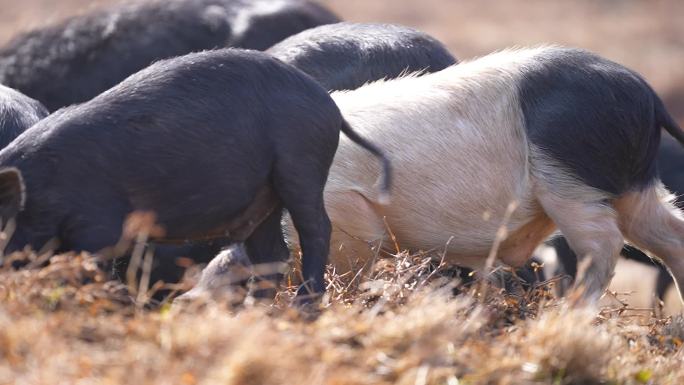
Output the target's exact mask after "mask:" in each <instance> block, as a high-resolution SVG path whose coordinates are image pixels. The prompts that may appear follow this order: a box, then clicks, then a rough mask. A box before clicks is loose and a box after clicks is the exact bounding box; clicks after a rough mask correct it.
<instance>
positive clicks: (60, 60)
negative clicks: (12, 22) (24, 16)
mask: <svg viewBox="0 0 684 385" xmlns="http://www.w3.org/2000/svg"><path fill="white" fill-rule="evenodd" d="M274 3H276V5H277V6H273V7H270V8H264V7H263V6H261V5H260V4H261V2H254V1H240V0H153V1H148V2H142V1H138V2H129V3H124V4H122V5H114V6H112V7H109V8H105V9H100V10H95V11H92V12H90V13H86V14H84V15H79V16H75V17H72V18H70V19H67V20H65V21H63V22H61V23H58V24H56V25H53V26H49V27H45V28H41V29H36V30H33V31H29V32H27V33H25V34H22V35H19V36H17V37H15V38H14V39H13V40H11V41H10V42H9V43H8V44H7V45H6V46H5V47H2V48H0V83H2V84H5V85H7V86H10V87H12V88H15V89H17V90H19V91H21V92H23V93H25V94H26V95H28V96H30V97H32V98H34V99H37V100H39V101H40V102H42V103H43V104H44V105H45V106H46V107H47V108H48V109H49V110H50V111H54V110H56V109H58V108H60V107H64V106H67V105H71V104H74V103H80V102H84V101H86V100H89V99H91V98H93V97H95V96H96V95H98V94H99V93H101V92H103V91H105V90H107V89H109V88H110V87H112V86H114V85H116V84H117V83H119V82H120V81H122V80H123V79H125V78H126V77H127V76H129V75H131V74H133V73H135V72H136V71H139V70H141V69H143V68H145V67H147V66H148V65H150V64H151V63H152V62H154V61H157V60H160V59H165V58H170V57H174V56H180V55H185V54H187V53H190V52H197V51H202V50H207V49H214V48H222V47H226V46H230V45H239V46H240V47H244V48H261V47H262V46H264V45H265V47H264V48H267V47H268V46H270V45H272V44H275V43H276V42H278V41H280V40H281V39H283V38H285V37H287V36H288V35H289V34H293V33H297V32H299V31H301V30H303V29H306V28H309V27H313V26H316V25H320V24H324V23H330V22H335V21H337V19H336V18H334V15H332V14H329V13H326V11H325V10H324V9H322V8H321V7H320V6H317V5H313V4H310V3H309V2H307V1H301V0H287V1H279V2H274ZM312 9H313V10H315V12H312ZM265 20H269V21H271V22H270V23H266V22H265ZM303 20H304V21H303ZM233 29H235V30H236V31H235V33H232V31H233Z"/></svg>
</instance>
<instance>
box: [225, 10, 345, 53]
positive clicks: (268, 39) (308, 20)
mask: <svg viewBox="0 0 684 385" xmlns="http://www.w3.org/2000/svg"><path fill="white" fill-rule="evenodd" d="M339 21H340V19H339V18H338V17H337V15H335V14H334V13H332V12H331V11H330V10H328V9H327V8H325V7H323V6H322V5H320V4H317V3H314V2H311V1H304V0H256V1H254V0H247V1H244V0H243V5H242V6H241V7H240V12H238V13H237V14H236V17H235V19H234V21H233V23H232V25H233V38H232V39H231V42H230V45H231V46H232V47H237V48H249V49H257V50H260V51H263V50H265V49H267V48H268V47H271V46H272V45H274V44H276V43H278V42H279V41H281V40H283V39H285V38H287V37H289V36H292V35H294V34H296V33H298V32H301V31H305V30H307V29H309V28H314V27H317V26H319V25H326V24H332V23H337V22H339Z"/></svg>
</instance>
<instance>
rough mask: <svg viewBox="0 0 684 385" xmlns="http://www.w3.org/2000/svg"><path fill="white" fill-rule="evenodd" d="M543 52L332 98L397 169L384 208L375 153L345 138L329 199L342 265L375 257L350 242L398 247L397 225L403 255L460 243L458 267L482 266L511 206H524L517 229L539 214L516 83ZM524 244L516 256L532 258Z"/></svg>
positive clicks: (513, 225) (514, 221)
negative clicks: (391, 237)
mask: <svg viewBox="0 0 684 385" xmlns="http://www.w3.org/2000/svg"><path fill="white" fill-rule="evenodd" d="M538 52H539V50H538V49H533V50H525V51H502V52H499V53H495V54H492V55H489V56H487V57H485V58H482V59H479V60H476V61H473V62H469V63H468V62H466V63H462V64H460V65H457V66H453V67H450V68H448V69H445V70H443V71H441V72H438V73H435V74H431V75H424V76H420V77H416V76H408V77H405V78H402V79H398V80H391V81H380V82H376V83H371V84H369V85H366V86H364V87H362V88H360V89H358V90H355V91H348V92H338V93H333V94H332V96H333V98H334V99H335V101H336V103H337V104H338V106H339V107H340V109H341V110H342V112H343V115H344V116H345V118H346V119H347V120H348V121H349V122H350V124H351V126H352V127H354V129H355V130H357V131H358V132H359V133H360V134H361V135H363V136H364V137H365V138H367V139H368V140H370V141H372V142H374V143H376V144H378V145H380V146H381V147H382V148H383V150H384V151H386V152H387V153H388V155H389V156H390V159H391V161H392V164H393V168H394V170H395V180H394V185H393V188H392V203H391V204H389V205H387V206H382V205H381V204H380V203H381V202H380V201H379V199H378V198H379V197H378V191H379V189H378V187H377V180H378V177H379V174H380V169H379V167H377V163H376V162H374V159H373V158H372V155H370V154H368V153H367V152H366V151H365V150H364V149H362V148H360V147H359V146H357V145H355V144H353V143H352V142H351V141H349V140H348V139H346V138H344V137H342V138H341V139H340V146H339V149H338V152H337V154H336V157H335V161H334V163H333V166H332V168H331V170H330V177H329V179H328V184H327V186H326V195H325V198H326V208H327V209H328V211H329V215H330V216H331V220H332V222H333V226H334V229H333V245H332V247H331V250H332V254H331V257H332V260H333V261H334V262H339V261H348V260H349V253H351V254H352V256H355V254H357V253H359V252H360V251H361V250H359V249H364V248H365V249H366V250H368V248H367V247H366V246H365V244H364V242H359V241H358V240H357V241H355V242H356V247H354V246H353V245H352V246H349V244H351V243H352V241H353V239H350V238H359V239H361V240H367V241H377V240H381V241H384V243H383V245H384V246H385V247H391V245H390V243H389V242H388V241H389V239H388V237H387V234H386V227H387V226H388V227H389V229H390V230H391V231H392V232H393V233H394V234H395V235H396V237H397V239H398V242H399V245H400V247H402V248H410V249H423V250H426V249H440V248H444V247H445V246H446V245H447V241H449V239H451V241H450V242H449V246H448V257H449V259H450V260H451V261H452V262H458V263H460V264H465V265H469V266H472V267H480V266H481V265H482V264H483V263H484V258H483V257H486V256H487V255H488V254H489V251H490V248H491V246H492V241H493V239H494V237H495V235H496V233H497V231H498V230H499V228H500V226H501V225H502V223H501V219H502V218H503V215H504V213H505V211H506V208H507V207H508V205H509V203H511V202H517V203H518V204H519V208H518V209H517V210H516V212H515V213H514V215H513V216H512V218H511V220H510V223H508V224H507V228H508V230H509V232H515V231H516V230H519V229H520V228H521V227H522V226H523V225H525V224H526V223H528V222H529V221H530V220H531V218H534V217H535V215H537V211H538V208H537V207H536V205H535V202H534V197H533V195H532V180H531V174H530V170H529V168H528V167H527V166H528V164H529V162H528V160H529V150H528V146H527V145H526V142H527V141H526V137H525V130H524V126H523V118H522V113H521V110H520V107H519V103H518V100H517V90H516V84H517V80H518V78H519V76H520V73H521V70H522V69H521V67H522V66H524V65H525V63H527V62H529V61H530V60H532V59H533V58H534V56H535V55H536V54H537V53H538ZM488 186H495V187H494V188H489V187H488ZM383 217H385V218H386V222H387V226H385V220H383ZM362 221H363V222H362ZM345 233H348V234H351V235H353V237H349V236H347V234H345ZM544 235H546V234H544ZM536 241H541V239H539V240H536ZM343 243H344V244H348V245H347V247H345V245H343ZM534 246H535V247H536V244H535V245H534ZM521 247H522V248H521V249H520V250H523V249H524V251H523V252H522V254H525V255H526V256H525V257H524V258H522V257H519V258H516V259H520V260H523V261H524V259H526V257H527V254H528V251H527V248H528V246H527V245H523V246H521ZM533 248H534V247H532V249H533ZM516 251H517V250H509V252H510V253H509V254H516ZM531 251H532V250H531V249H530V250H529V253H531ZM347 252H348V253H347ZM514 262H515V263H516V264H517V263H518V262H519V261H517V260H516V261H514ZM336 264H338V268H340V269H342V270H346V269H345V268H344V267H343V266H339V263H336ZM347 268H348V267H347Z"/></svg>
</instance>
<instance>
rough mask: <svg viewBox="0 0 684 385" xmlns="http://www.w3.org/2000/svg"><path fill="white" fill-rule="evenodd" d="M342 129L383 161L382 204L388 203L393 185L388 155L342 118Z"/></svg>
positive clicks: (380, 200) (380, 199)
mask: <svg viewBox="0 0 684 385" xmlns="http://www.w3.org/2000/svg"><path fill="white" fill-rule="evenodd" d="M340 130H341V131H342V132H343V133H344V134H345V135H347V137H348V138H349V139H350V140H351V141H352V142H354V143H356V144H358V145H359V146H361V147H363V148H365V149H366V150H368V151H369V152H370V153H371V154H373V155H375V156H376V157H378V158H379V159H380V160H381V161H382V174H383V175H382V184H381V185H380V195H379V198H378V200H379V202H380V204H388V203H389V201H390V188H391V186H392V164H391V163H390V161H389V159H388V158H387V155H385V153H384V152H383V151H382V150H381V149H380V148H379V147H378V146H376V145H375V144H373V143H371V142H369V141H368V140H366V139H364V138H363V137H362V136H361V135H359V134H358V133H357V132H356V131H354V129H353V128H352V127H351V126H350V125H349V122H347V121H346V120H344V119H342V127H341V128H340Z"/></svg>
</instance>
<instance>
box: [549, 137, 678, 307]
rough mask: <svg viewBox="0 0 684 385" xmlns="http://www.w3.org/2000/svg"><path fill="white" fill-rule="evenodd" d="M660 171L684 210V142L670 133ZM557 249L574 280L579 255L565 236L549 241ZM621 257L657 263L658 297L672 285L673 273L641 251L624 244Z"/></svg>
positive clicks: (563, 269)
mask: <svg viewBox="0 0 684 385" xmlns="http://www.w3.org/2000/svg"><path fill="white" fill-rule="evenodd" d="M657 164H658V174H659V176H660V179H661V180H662V181H663V184H664V185H665V187H667V188H668V190H670V191H671V192H672V193H673V194H675V195H676V196H677V200H676V201H675V204H676V205H677V207H679V208H680V209H684V200H683V199H682V196H683V195H684V150H682V147H681V145H680V144H679V143H678V142H677V141H676V140H674V139H673V138H672V137H671V136H669V135H663V136H662V140H661V142H660V147H659V148H658V156H657ZM549 244H550V245H551V246H553V247H554V248H555V250H556V254H557V255H558V262H559V268H560V269H559V270H560V272H561V273H563V274H567V275H568V276H569V277H570V278H571V279H572V280H574V278H575V277H576V275H577V255H575V253H574V252H573V251H572V250H571V249H570V246H569V245H568V243H567V241H566V240H565V239H564V238H562V237H559V238H556V239H554V240H552V241H551V242H549ZM621 254H622V256H623V257H625V258H627V259H631V260H634V261H637V262H641V263H644V264H647V265H651V266H654V267H656V268H657V269H658V276H657V279H656V288H655V292H656V296H657V298H658V299H661V300H662V299H664V298H665V293H666V292H667V289H668V288H669V287H670V286H671V285H672V284H673V281H672V276H671V275H670V273H669V272H668V271H667V268H666V267H665V266H663V264H661V263H660V262H659V261H657V260H653V259H651V258H650V257H649V256H647V255H646V254H644V253H643V252H642V251H641V250H639V249H637V248H635V247H632V246H625V247H624V248H623V249H622V253H621Z"/></svg>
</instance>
